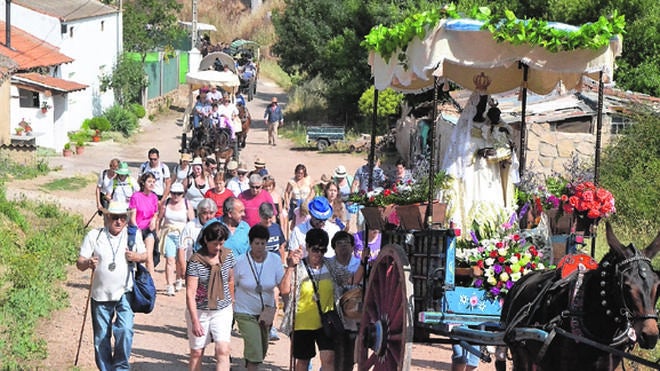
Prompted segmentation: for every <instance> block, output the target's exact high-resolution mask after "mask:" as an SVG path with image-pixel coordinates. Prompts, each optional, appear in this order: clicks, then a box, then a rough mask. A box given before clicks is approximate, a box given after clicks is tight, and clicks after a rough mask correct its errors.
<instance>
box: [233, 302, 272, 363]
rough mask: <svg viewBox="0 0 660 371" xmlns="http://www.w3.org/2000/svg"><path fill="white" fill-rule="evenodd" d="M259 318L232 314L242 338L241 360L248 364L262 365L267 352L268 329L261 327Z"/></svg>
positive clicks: (243, 314)
mask: <svg viewBox="0 0 660 371" xmlns="http://www.w3.org/2000/svg"><path fill="white" fill-rule="evenodd" d="M258 318H259V316H255V315H252V314H245V313H234V319H235V320H236V323H237V324H238V330H239V331H240V332H241V337H243V358H244V359H245V360H246V361H247V362H250V363H263V361H264V357H266V352H267V351H268V336H269V331H270V329H266V328H264V327H262V326H261V325H260V324H259V322H258Z"/></svg>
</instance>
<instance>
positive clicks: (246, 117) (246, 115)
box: [236, 104, 252, 148]
mask: <svg viewBox="0 0 660 371" xmlns="http://www.w3.org/2000/svg"><path fill="white" fill-rule="evenodd" d="M236 108H238V118H239V119H241V132H240V133H237V134H236V140H237V141H238V147H239V148H245V141H246V139H247V134H248V131H250V125H252V116H251V115H250V111H249V110H248V108H247V107H246V106H244V105H242V104H237V105H236Z"/></svg>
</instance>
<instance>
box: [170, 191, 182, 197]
mask: <svg viewBox="0 0 660 371" xmlns="http://www.w3.org/2000/svg"><path fill="white" fill-rule="evenodd" d="M170 194H171V195H172V196H182V195H183V192H170Z"/></svg>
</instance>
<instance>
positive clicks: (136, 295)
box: [128, 234, 156, 313]
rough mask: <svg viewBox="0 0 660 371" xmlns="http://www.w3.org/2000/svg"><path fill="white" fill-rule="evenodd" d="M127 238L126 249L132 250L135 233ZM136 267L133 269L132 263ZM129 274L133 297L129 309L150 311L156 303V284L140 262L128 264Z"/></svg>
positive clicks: (143, 311) (135, 311)
mask: <svg viewBox="0 0 660 371" xmlns="http://www.w3.org/2000/svg"><path fill="white" fill-rule="evenodd" d="M132 238H133V241H131V235H130V234H129V238H128V249H129V250H130V251H133V246H134V244H135V234H133V235H132ZM133 264H135V266H136V268H135V269H133V267H132V265H133ZM129 270H130V272H131V273H130V274H131V275H132V276H133V299H132V300H131V309H132V310H133V312H134V313H151V311H153V310H154V306H155V305H156V286H155V285H154V280H153V279H152V278H151V274H149V271H148V270H147V268H145V266H144V265H142V264H140V263H132V264H129Z"/></svg>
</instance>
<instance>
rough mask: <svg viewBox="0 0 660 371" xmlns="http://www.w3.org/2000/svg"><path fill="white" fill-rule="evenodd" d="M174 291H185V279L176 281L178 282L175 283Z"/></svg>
mask: <svg viewBox="0 0 660 371" xmlns="http://www.w3.org/2000/svg"><path fill="white" fill-rule="evenodd" d="M174 290H175V291H177V292H179V291H181V290H183V279H181V278H179V279H178V280H176V282H175V283H174Z"/></svg>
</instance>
